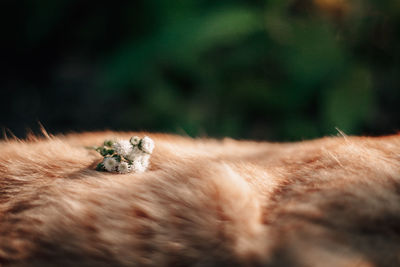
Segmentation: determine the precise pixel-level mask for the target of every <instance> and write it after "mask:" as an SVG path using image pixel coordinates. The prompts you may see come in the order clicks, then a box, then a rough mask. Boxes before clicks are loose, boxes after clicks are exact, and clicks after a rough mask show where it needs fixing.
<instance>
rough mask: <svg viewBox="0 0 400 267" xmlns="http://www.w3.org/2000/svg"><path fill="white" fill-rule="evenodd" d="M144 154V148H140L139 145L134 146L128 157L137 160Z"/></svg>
mask: <svg viewBox="0 0 400 267" xmlns="http://www.w3.org/2000/svg"><path fill="white" fill-rule="evenodd" d="M143 154H144V152H143V151H142V150H140V149H139V148H138V147H134V148H133V149H132V151H131V153H129V154H128V155H127V156H126V158H127V159H129V160H132V161H136V160H137V159H138V158H139V157H141V156H142V155H143Z"/></svg>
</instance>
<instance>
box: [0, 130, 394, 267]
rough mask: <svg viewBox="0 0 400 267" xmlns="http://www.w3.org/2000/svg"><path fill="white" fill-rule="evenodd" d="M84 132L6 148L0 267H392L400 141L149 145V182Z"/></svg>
mask: <svg viewBox="0 0 400 267" xmlns="http://www.w3.org/2000/svg"><path fill="white" fill-rule="evenodd" d="M133 134H138V135H144V133H114V132H102V133H84V134H74V135H67V136H58V137H48V138H39V139H35V140H34V138H33V139H32V140H30V141H29V140H28V141H15V140H14V141H3V142H2V143H1V145H0V147H1V150H2V151H1V153H0V265H1V264H4V265H7V264H10V265H26V266H28V265H29V266H31V265H36V266H42V265H96V266H97V265H113V266H114V265H117V266H118V265H120V266H125V265H126V266H146V265H149V266H176V265H178V266H187V265H196V266H197V265H203V266H220V265H228V264H229V265H235V264H237V265H265V266H322V265H323V266H397V265H399V264H400V256H399V255H400V137H399V136H389V137H382V138H366V137H346V136H342V137H336V138H324V139H319V140H315V141H307V142H300V143H293V144H272V143H264V142H244V141H235V140H230V139H225V140H222V141H218V140H209V139H190V138H183V137H178V136H173V135H163V134H149V136H150V137H151V138H152V139H154V141H155V144H156V148H155V150H154V153H153V155H152V157H151V160H150V163H151V165H150V168H149V170H148V171H146V172H145V173H141V174H132V173H131V174H114V173H107V172H98V171H95V166H96V164H97V163H98V162H99V161H100V160H101V157H100V156H99V155H97V153H96V152H94V151H92V150H90V149H87V147H89V146H94V145H99V144H101V143H102V141H104V139H107V138H110V137H119V138H126V139H127V138H129V137H130V136H131V135H133Z"/></svg>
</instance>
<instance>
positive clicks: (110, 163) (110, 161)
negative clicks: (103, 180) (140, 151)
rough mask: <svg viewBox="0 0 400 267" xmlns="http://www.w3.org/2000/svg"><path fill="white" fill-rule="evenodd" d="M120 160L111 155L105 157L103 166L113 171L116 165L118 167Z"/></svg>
mask: <svg viewBox="0 0 400 267" xmlns="http://www.w3.org/2000/svg"><path fill="white" fill-rule="evenodd" d="M117 164H118V162H117V161H116V160H115V159H114V158H111V157H105V158H104V160H103V166H104V168H105V169H106V170H107V171H109V172H112V171H114V170H115V167H117Z"/></svg>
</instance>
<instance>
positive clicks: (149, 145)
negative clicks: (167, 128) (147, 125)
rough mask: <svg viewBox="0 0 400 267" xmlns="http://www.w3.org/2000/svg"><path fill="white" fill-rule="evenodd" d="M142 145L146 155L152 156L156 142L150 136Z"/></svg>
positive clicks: (143, 140)
mask: <svg viewBox="0 0 400 267" xmlns="http://www.w3.org/2000/svg"><path fill="white" fill-rule="evenodd" d="M140 144H141V147H140V148H141V150H142V151H143V152H145V153H148V154H151V153H152V152H153V149H154V141H153V139H151V138H150V137H148V136H145V137H143V139H142V141H141V142H140Z"/></svg>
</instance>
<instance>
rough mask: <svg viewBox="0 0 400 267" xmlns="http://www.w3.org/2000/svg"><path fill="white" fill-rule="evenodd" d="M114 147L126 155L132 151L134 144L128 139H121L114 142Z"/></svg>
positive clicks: (119, 152)
mask: <svg viewBox="0 0 400 267" xmlns="http://www.w3.org/2000/svg"><path fill="white" fill-rule="evenodd" d="M113 149H114V150H115V152H117V154H118V155H121V156H123V157H126V156H127V155H129V154H130V153H131V152H132V144H131V143H130V142H129V141H127V140H121V141H118V142H115V143H114V144H113Z"/></svg>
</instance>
